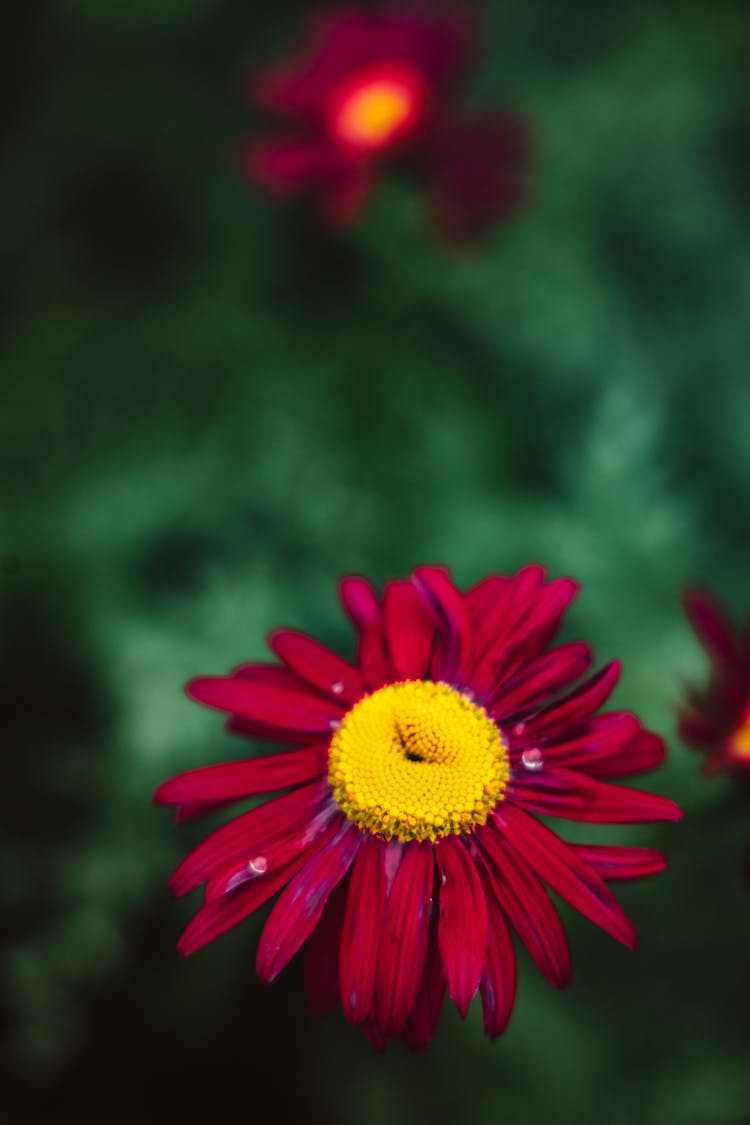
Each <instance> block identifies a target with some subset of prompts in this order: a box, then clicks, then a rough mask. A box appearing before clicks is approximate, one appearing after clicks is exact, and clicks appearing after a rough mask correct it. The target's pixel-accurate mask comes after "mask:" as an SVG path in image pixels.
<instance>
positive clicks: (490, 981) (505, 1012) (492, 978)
mask: <svg viewBox="0 0 750 1125" xmlns="http://www.w3.org/2000/svg"><path fill="white" fill-rule="evenodd" d="M485 879H486V873H485ZM486 899H487V920H488V927H489V933H488V938H487V956H486V958H485V964H484V973H483V975H482V980H481V983H480V985H479V992H480V995H481V997H482V1010H483V1013H484V1030H485V1031H486V1032H487V1034H488V1035H489V1036H490V1038H491V1039H496V1038H497V1037H498V1035H502V1033H503V1032H504V1031H505V1028H506V1027H507V1025H508V1020H509V1019H510V1016H511V1012H512V1011H513V1003H514V1001H515V997H516V955H515V952H514V950H513V939H512V938H511V936H510V930H509V929H508V924H507V922H506V921H505V915H504V914H503V912H502V910H501V909H500V907H499V906H498V903H497V901H496V899H495V896H494V895H493V894H492V893H491V890H490V887H489V885H487V896H486Z"/></svg>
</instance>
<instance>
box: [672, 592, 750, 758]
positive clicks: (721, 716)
mask: <svg viewBox="0 0 750 1125" xmlns="http://www.w3.org/2000/svg"><path fill="white" fill-rule="evenodd" d="M685 611H686V613H687V616H688V620H689V621H690V623H691V625H692V626H693V628H694V629H695V632H696V634H697V636H698V639H699V641H700V642H701V644H702V645H703V647H704V649H705V650H706V652H707V653H708V656H709V657H710V660H711V675H710V679H709V681H708V684H707V685H706V687H705V688H703V689H698V688H689V689H688V706H687V708H686V709H685V710H683V712H682V714H681V716H680V724H679V732H680V737H681V738H682V740H683V741H684V742H686V743H687V744H688V745H689V746H694V747H696V749H698V750H702V751H703V752H704V753H705V755H706V758H705V760H704V762H703V769H704V771H705V772H706V773H717V772H718V771H720V770H730V771H732V772H734V773H737V774H743V773H745V772H746V771H750V621H748V623H747V624H746V625H745V627H744V628H735V627H734V626H733V625H732V623H731V621H730V620H729V619H728V618H727V616H726V614H725V613H724V610H723V609H722V607H721V606H720V605H719V604H718V603H717V602H716V601H714V599H713V598H712V597H711V595H710V594H709V593H708V592H707V591H705V590H695V589H694V590H688V591H687V593H686V594H685ZM746 776H750V773H747V774H746Z"/></svg>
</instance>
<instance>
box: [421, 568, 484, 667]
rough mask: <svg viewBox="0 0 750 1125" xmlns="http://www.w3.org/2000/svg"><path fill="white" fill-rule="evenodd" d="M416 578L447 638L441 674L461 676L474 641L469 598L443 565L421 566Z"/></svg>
mask: <svg viewBox="0 0 750 1125" xmlns="http://www.w3.org/2000/svg"><path fill="white" fill-rule="evenodd" d="M412 581H413V583H414V586H415V587H416V589H417V590H418V592H419V593H420V595H421V597H422V599H423V601H424V604H425V606H426V607H427V609H428V610H429V612H430V614H431V616H432V619H433V621H434V623H435V625H436V627H437V628H438V630H439V632H440V635H441V638H442V641H443V652H442V660H441V663H440V667H439V669H438V674H439V675H440V676H441V677H444V678H445V679H447V680H449V681H450V680H452V679H454V678H460V676H461V674H462V672H463V671H464V669H467V668H468V665H469V660H470V657H471V648H472V643H473V642H472V628H471V619H470V617H469V611H468V610H467V608H466V602H465V601H464V599H463V597H462V595H461V594H460V593H459V591H458V590H457V589H456V587H455V586H454V585H453V583H452V582H451V580H450V578H449V577H448V575H447V574H446V572H445V570H443V569H442V568H441V567H436V566H418V567H417V568H416V569H415V571H414V573H413V575H412Z"/></svg>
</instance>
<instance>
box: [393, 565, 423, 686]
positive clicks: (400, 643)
mask: <svg viewBox="0 0 750 1125" xmlns="http://www.w3.org/2000/svg"><path fill="white" fill-rule="evenodd" d="M383 608H384V613H385V631H386V637H387V640H388V648H389V651H390V654H391V660H392V662H393V667H394V669H395V671H396V674H397V675H398V676H400V677H401V678H402V679H404V680H421V679H423V678H424V676H425V675H426V673H427V670H428V667H429V663H430V657H431V656H432V647H433V639H434V636H435V627H434V625H433V622H432V618H431V616H430V614H429V613H428V611H427V609H426V608H425V604H424V601H423V600H422V598H421V597H420V596H419V594H418V593H417V591H416V590H415V589H414V587H413V585H412V584H411V582H389V583H388V585H387V586H386V588H385V596H384V601H383Z"/></svg>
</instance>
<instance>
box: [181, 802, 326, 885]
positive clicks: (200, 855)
mask: <svg viewBox="0 0 750 1125" xmlns="http://www.w3.org/2000/svg"><path fill="white" fill-rule="evenodd" d="M335 811H336V805H335V804H334V803H333V801H332V800H331V797H330V786H329V785H328V782H327V781H325V780H321V781H315V782H313V783H312V784H311V785H305V786H304V787H303V788H301V789H294V790H293V791H292V792H291V793H287V794H285V795H284V796H283V797H277V798H276V799H275V800H273V801H266V802H265V804H263V805H258V807H257V808H254V809H251V810H250V811H249V812H246V813H243V814H242V815H241V816H238V817H235V818H234V819H233V820H230V821H229V823H228V824H223V825H222V826H221V828H217V829H216V831H215V832H212V833H211V835H210V836H207V837H206V839H205V840H203V842H202V843H200V844H199V845H198V846H197V848H194V849H193V851H192V852H190V854H189V855H187V856H186V857H185V859H183V861H182V863H181V864H180V865H179V867H178V868H177V870H176V871H175V873H174V875H173V876H172V878H171V880H170V884H169V885H170V889H171V891H172V893H173V894H175V895H181V894H185V893H186V892H187V891H190V890H192V889H193V887H197V886H198V885H199V884H200V883H203V882H205V881H206V879H208V878H210V877H211V875H213V874H214V873H215V872H216V871H217V870H218V869H219V868H220V867H221V866H223V865H224V864H226V863H228V862H229V861H230V860H232V859H234V858H242V857H243V856H244V857H246V858H252V857H253V856H255V855H260V854H262V855H266V853H267V850H268V848H269V846H270V845H271V844H273V843H274V841H278V840H280V839H282V838H285V837H288V836H293V835H295V834H297V835H298V836H299V837H300V841H301V838H302V837H303V836H304V835H305V834H306V832H308V831H309V830H310V826H311V825H312V824H313V823H314V822H315V820H316V817H317V816H318V814H319V813H320V812H323V813H325V814H326V815H328V816H329V817H330V815H332V814H333V812H335Z"/></svg>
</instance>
